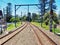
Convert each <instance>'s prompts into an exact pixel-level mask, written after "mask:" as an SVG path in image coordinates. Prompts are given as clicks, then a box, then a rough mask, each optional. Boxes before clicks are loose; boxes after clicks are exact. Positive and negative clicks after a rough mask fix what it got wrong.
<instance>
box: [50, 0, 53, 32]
mask: <svg viewBox="0 0 60 45" xmlns="http://www.w3.org/2000/svg"><path fill="white" fill-rule="evenodd" d="M52 16H53V9H52V0H50V32H52V24H53V21H52Z"/></svg>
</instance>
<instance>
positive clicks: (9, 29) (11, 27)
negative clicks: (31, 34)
mask: <svg viewBox="0 0 60 45" xmlns="http://www.w3.org/2000/svg"><path fill="white" fill-rule="evenodd" d="M16 25H17V27H19V26H21V22H17V24H16ZM14 29H15V24H13V23H12V24H9V25H8V27H7V30H8V31H12V30H14Z"/></svg>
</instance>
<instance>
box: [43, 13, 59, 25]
mask: <svg viewBox="0 0 60 45" xmlns="http://www.w3.org/2000/svg"><path fill="white" fill-rule="evenodd" d="M49 18H50V15H49V13H46V14H45V15H44V22H45V24H46V25H48V24H49V20H50V19H49ZM52 21H53V22H54V23H56V24H59V21H58V18H57V14H56V13H53V16H52Z"/></svg>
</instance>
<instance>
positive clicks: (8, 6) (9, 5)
mask: <svg viewBox="0 0 60 45" xmlns="http://www.w3.org/2000/svg"><path fill="white" fill-rule="evenodd" d="M11 5H12V4H11V3H8V4H7V7H6V21H7V22H10V19H11V18H12V8H11V7H12V6H11Z"/></svg>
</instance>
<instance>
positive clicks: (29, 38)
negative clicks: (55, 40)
mask: <svg viewBox="0 0 60 45" xmlns="http://www.w3.org/2000/svg"><path fill="white" fill-rule="evenodd" d="M4 45H38V44H37V41H36V38H35V35H34V33H33V31H32V28H30V26H29V25H28V26H27V27H26V28H25V29H23V31H21V32H20V33H19V34H17V35H16V36H15V37H13V38H12V39H10V40H9V41H8V42H6V43H5V44H4Z"/></svg>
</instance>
